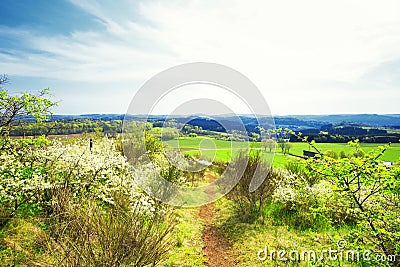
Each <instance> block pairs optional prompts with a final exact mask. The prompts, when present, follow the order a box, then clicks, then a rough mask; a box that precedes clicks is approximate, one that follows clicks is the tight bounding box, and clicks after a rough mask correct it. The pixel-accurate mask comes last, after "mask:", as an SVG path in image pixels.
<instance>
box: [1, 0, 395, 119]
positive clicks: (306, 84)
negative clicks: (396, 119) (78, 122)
mask: <svg viewBox="0 0 400 267" xmlns="http://www.w3.org/2000/svg"><path fill="white" fill-rule="evenodd" d="M399 13H400V2H399V1H397V0H392V1H388V0H383V1H355V0H335V1H323V2H322V1H319V0H304V1H264V0H255V1H251V2H249V1H236V0H232V1H220V0H202V1H199V0H185V1H184V0H171V1H155V0H148V1H128V0H121V1H106V0H103V1H101V0H98V1H95V0H52V1H48V0H35V1H29V0H25V1H22V0H3V1H2V15H1V16H0V40H1V41H0V73H6V74H8V75H9V77H10V79H11V82H10V84H9V85H8V86H7V88H8V89H9V90H10V92H13V93H16V92H20V91H35V90H39V89H41V88H44V87H50V88H51V90H52V93H53V95H54V98H55V99H57V100H61V102H60V104H59V107H57V109H56V110H55V112H56V113H59V114H80V113H125V112H126V110H127V108H128V105H129V103H130V100H131V99H132V97H133V96H134V94H135V92H136V91H137V90H138V88H139V87H140V86H141V85H142V84H143V83H144V82H145V81H146V80H148V79H149V78H151V77H152V76H153V75H155V74H157V73H158V72H160V71H163V70H165V69H166V68H169V67H172V66H175V65H178V64H182V63H188V62H195V61H203V62H204V61H206V62H215V63H220V64H224V65H227V66H229V67H232V68H234V69H236V70H238V71H240V72H241V73H243V74H245V75H246V76H248V77H249V78H250V79H251V80H252V81H253V82H254V83H255V84H256V85H257V86H258V88H259V90H260V91H261V92H262V94H263V95H264V97H265V98H266V100H267V102H268V104H269V106H270V109H271V111H272V113H274V114H280V115H283V114H332V113H400V110H399V108H398V100H399V99H400V90H399V87H400V14H399ZM196 90H198V91H201V90H202V88H201V87H197V89H196ZM204 92H210V89H209V88H208V89H204ZM207 94H209V93H207ZM198 95H201V93H200V94H198ZM177 98H179V96H177V97H175V98H170V99H169V100H168V101H163V102H162V103H163V104H162V105H164V106H161V107H158V110H160V112H164V113H168V112H169V111H170V108H171V107H172V106H174V105H175V104H176V103H174V99H176V100H177V103H178V102H179V101H178V100H179V99H177ZM182 99H183V98H182ZM182 99H180V100H182ZM226 101H227V102H228V103H224V104H228V105H229V104H232V105H236V104H235V103H236V102H235V100H234V99H231V98H229V97H227V98H226ZM229 101H231V102H229ZM238 112H240V110H239V111H238Z"/></svg>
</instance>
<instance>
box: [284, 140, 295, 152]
mask: <svg viewBox="0 0 400 267" xmlns="http://www.w3.org/2000/svg"><path fill="white" fill-rule="evenodd" d="M292 146H293V145H292V144H291V143H289V142H285V143H284V149H285V152H284V154H289V153H290V149H291V148H292Z"/></svg>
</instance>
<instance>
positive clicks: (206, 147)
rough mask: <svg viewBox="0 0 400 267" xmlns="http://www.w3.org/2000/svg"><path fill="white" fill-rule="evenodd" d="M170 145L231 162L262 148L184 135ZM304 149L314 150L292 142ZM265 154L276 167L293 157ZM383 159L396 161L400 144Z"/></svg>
mask: <svg viewBox="0 0 400 267" xmlns="http://www.w3.org/2000/svg"><path fill="white" fill-rule="evenodd" d="M165 143H166V144H168V145H169V146H170V147H173V148H179V149H180V150H181V151H182V153H184V154H187V155H192V156H194V155H196V156H202V157H205V158H207V159H210V160H221V161H226V162H229V161H230V160H231V158H232V156H233V157H234V156H235V154H236V153H238V152H239V151H240V150H241V149H244V148H246V147H250V148H252V149H261V150H262V148H261V143H260V142H251V143H246V142H236V141H234V142H229V141H223V140H216V139H212V138H209V137H182V138H179V139H175V140H170V141H167V142H165ZM379 145H381V144H371V143H362V144H361V148H362V149H363V150H364V151H365V152H368V151H370V150H372V149H374V148H376V147H378V146H379ZM316 146H317V147H318V149H319V150H320V151H322V152H324V151H327V150H332V151H334V152H336V153H340V151H344V152H346V153H349V152H351V151H354V147H350V146H349V145H348V144H346V143H318V144H317V145H316ZM303 150H313V149H312V148H311V147H310V146H309V145H308V144H307V143H302V142H298V143H292V148H291V149H290V153H291V154H295V155H302V154H303ZM263 153H264V155H265V156H266V157H268V158H271V157H272V156H274V162H273V165H274V166H275V167H282V166H284V165H285V164H286V162H288V161H289V160H291V159H293V158H294V157H292V156H287V155H283V154H282V153H280V150H279V148H277V150H276V153H273V154H274V155H272V154H271V153H269V152H267V151H266V152H263ZM381 159H382V160H386V161H391V162H395V161H398V160H399V159H400V144H397V143H395V144H392V145H391V148H390V149H389V150H387V151H386V152H385V154H384V155H383V156H382V157H381Z"/></svg>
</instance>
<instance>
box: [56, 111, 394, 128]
mask: <svg viewBox="0 0 400 267" xmlns="http://www.w3.org/2000/svg"><path fill="white" fill-rule="evenodd" d="M124 117H125V115H124V114H82V115H53V116H52V120H73V119H93V120H122V119H124ZM208 117H211V118H212V119H214V120H216V121H219V122H220V123H226V124H228V125H231V124H232V123H233V122H237V116H236V115H233V114H227V115H217V116H207V115H191V116H185V115H182V116H171V117H169V116H166V115H151V116H146V115H131V116H128V117H127V118H128V119H132V120H144V119H146V118H147V119H149V120H165V119H167V118H168V119H176V120H177V121H179V122H184V121H185V122H186V121H188V120H189V121H190V120H196V121H197V122H198V123H200V124H201V121H202V120H204V121H207V120H209V118H208ZM239 118H240V119H241V120H242V121H243V123H244V124H245V125H246V126H247V125H249V126H251V127H253V126H254V127H255V126H257V125H258V123H257V120H256V118H255V117H254V116H252V115H239ZM260 118H261V121H264V122H266V121H267V122H268V120H267V117H265V116H264V117H263V116H260ZM274 120H275V125H276V126H278V127H292V128H319V127H321V126H323V125H325V124H340V123H358V124H362V125H370V126H375V127H383V126H398V127H400V114H387V115H378V114H337V115H336V114H335V115H288V116H275V117H274Z"/></svg>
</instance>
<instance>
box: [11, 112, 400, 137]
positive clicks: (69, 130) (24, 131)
mask: <svg viewBox="0 0 400 267" xmlns="http://www.w3.org/2000/svg"><path fill="white" fill-rule="evenodd" d="M337 116H339V115H337ZM349 116H350V115H349ZM377 116H381V115H377ZM239 117H240V120H241V121H242V123H243V125H244V127H245V129H246V131H245V132H244V133H243V134H244V135H247V136H248V138H244V139H242V140H245V139H247V140H250V139H251V140H257V141H261V140H260V132H259V129H258V128H257V126H258V125H259V124H258V121H257V120H256V119H255V118H254V117H251V116H239ZM128 119H130V120H144V119H147V120H148V121H149V122H150V123H152V124H153V126H154V127H163V125H164V123H165V122H167V125H168V127H171V124H170V123H168V122H171V121H173V122H174V123H175V125H174V126H172V127H176V128H180V129H183V130H182V132H181V134H183V135H189V134H197V135H209V136H212V137H215V138H218V139H229V138H228V137H229V134H230V133H229V132H228V133H226V131H225V129H224V127H223V126H222V125H224V126H228V127H230V129H237V130H239V129H243V128H242V126H241V127H239V126H238V125H237V119H233V116H216V117H215V119H214V118H210V117H205V116H189V117H184V116H179V117H175V118H172V120H171V119H170V118H169V119H168V121H166V120H167V118H166V117H165V116H152V117H149V118H147V117H146V118H145V117H143V116H141V117H130V118H128ZM307 119H309V118H308V117H307ZM325 119H326V118H325ZM335 119H337V117H335ZM396 119H397V117H396ZM347 120H348V119H347ZM369 120H370V118H369ZM274 121H275V127H276V128H280V127H282V128H289V129H292V130H294V131H296V132H302V133H303V134H304V135H307V136H309V139H310V140H315V141H317V142H320V143H346V142H349V141H351V140H355V139H359V140H360V141H361V142H367V143H389V142H391V143H398V142H399V140H400V126H399V125H390V126H375V125H370V124H366V123H359V122H358V123H357V122H341V123H335V122H334V123H330V122H326V121H316V120H302V119H300V118H294V117H276V118H274ZM264 122H268V120H264ZM385 123H386V122H385ZM399 123H400V122H399ZM122 124H123V116H122V115H96V114H95V115H81V116H75V117H74V116H62V115H57V116H54V117H53V118H52V119H51V120H50V121H46V122H43V123H41V124H38V123H33V122H31V121H29V120H21V121H19V122H18V124H17V125H16V126H15V127H13V130H12V132H11V133H10V135H12V136H40V135H69V134H83V133H91V132H102V133H104V134H107V135H109V136H117V135H118V134H119V133H121V131H122ZM270 127H271V128H272V127H273V125H270ZM290 141H291V142H297V141H299V140H297V139H296V138H295V137H293V136H292V137H290Z"/></svg>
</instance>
